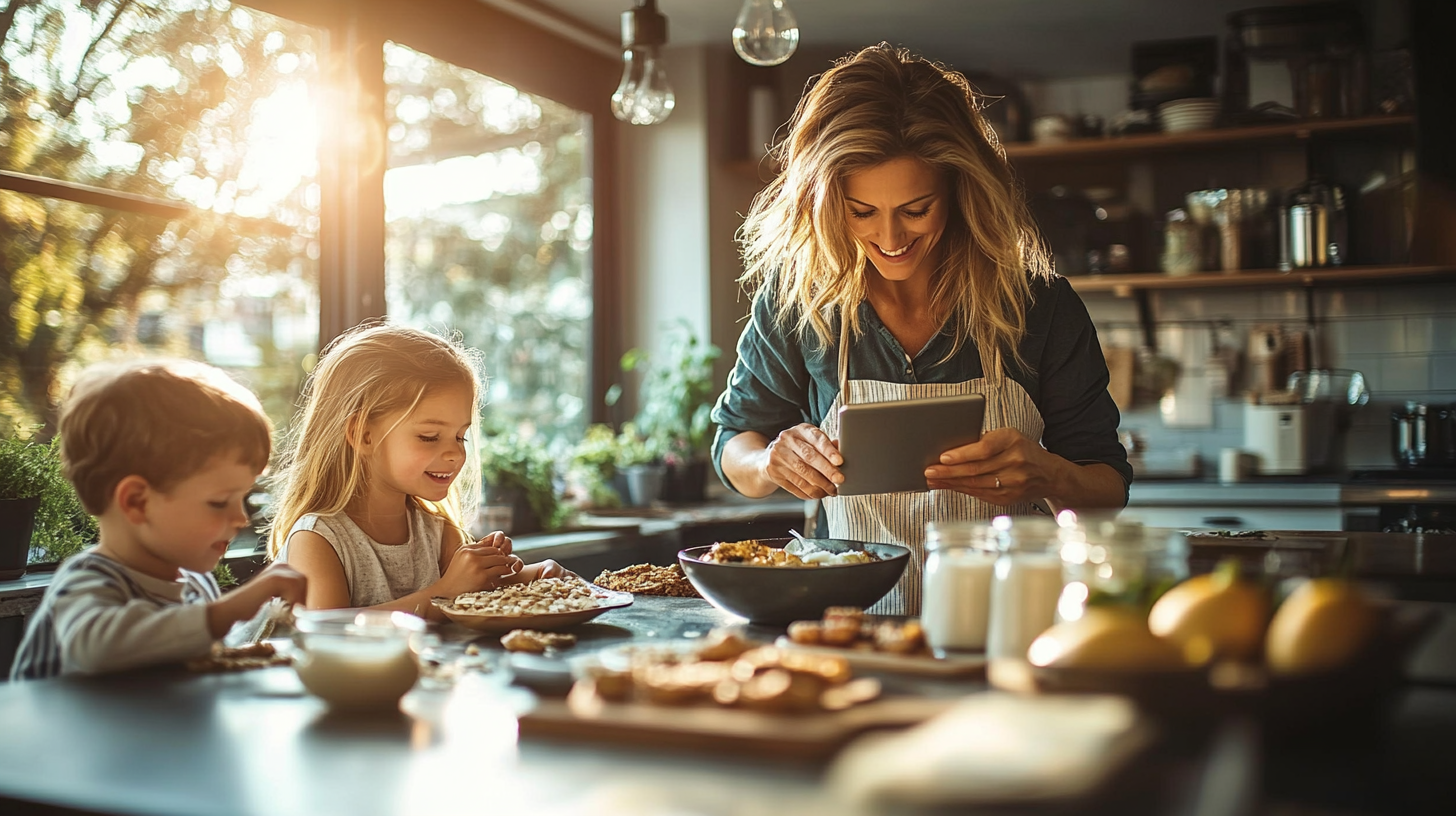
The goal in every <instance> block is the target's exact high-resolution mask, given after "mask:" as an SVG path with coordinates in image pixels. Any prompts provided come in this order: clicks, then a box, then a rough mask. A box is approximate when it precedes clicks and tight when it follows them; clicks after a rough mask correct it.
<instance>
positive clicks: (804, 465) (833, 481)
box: [763, 422, 844, 499]
mask: <svg viewBox="0 0 1456 816" xmlns="http://www.w3.org/2000/svg"><path fill="white" fill-rule="evenodd" d="M765 453H766V454H767V456H765V457H764V464H763V475H764V478H766V479H768V480H769V481H771V482H773V483H774V484H776V485H778V486H779V487H782V488H783V489H785V490H787V491H789V492H790V493H792V494H794V495H795V496H798V497H799V498H801V499H822V498H824V497H825V496H833V495H835V494H836V493H837V492H838V490H839V484H840V483H841V482H843V481H844V475H843V474H842V473H840V472H839V466H840V465H842V464H844V457H842V456H840V455H839V445H838V444H837V443H836V442H835V441H834V440H833V439H830V438H829V435H828V434H826V433H824V432H823V431H821V430H819V428H817V427H815V426H813V425H810V424H809V423H807V422H802V423H800V424H798V425H795V426H794V427H792V428H789V429H788V430H785V431H784V432H783V433H780V434H779V435H778V436H776V437H774V440H773V441H772V442H770V443H768V449H767V450H766V451H765Z"/></svg>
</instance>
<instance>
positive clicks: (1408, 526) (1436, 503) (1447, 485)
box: [1340, 467, 1456, 535]
mask: <svg viewBox="0 0 1456 816" xmlns="http://www.w3.org/2000/svg"><path fill="white" fill-rule="evenodd" d="M1340 509H1341V513H1342V515H1343V522H1342V524H1343V526H1344V528H1345V529H1346V530H1363V531H1374V532H1386V533H1441V534H1447V535H1450V534H1456V468H1450V467H1446V468H1440V467H1420V468H1405V469H1401V470H1361V471H1355V472H1354V473H1351V474H1350V477H1349V479H1347V480H1346V482H1345V484H1343V485H1341V486H1340Z"/></svg>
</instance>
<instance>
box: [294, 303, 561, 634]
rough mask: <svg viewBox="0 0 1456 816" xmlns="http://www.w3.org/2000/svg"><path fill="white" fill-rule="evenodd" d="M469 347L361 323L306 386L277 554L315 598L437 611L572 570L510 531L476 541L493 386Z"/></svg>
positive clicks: (334, 603)
mask: <svg viewBox="0 0 1456 816" xmlns="http://www.w3.org/2000/svg"><path fill="white" fill-rule="evenodd" d="M476 370H477V366H476V364H475V362H474V360H473V359H472V356H471V355H470V354H469V353H468V352H467V351H466V350H465V349H464V348H462V347H460V346H459V345H458V344H457V343H455V342H452V341H450V340H447V339H445V338H442V337H438V336H436V335H434V334H430V333H429V332H424V331H420V330H417V329H411V328H406V327H403V326H394V325H387V324H384V325H371V326H364V327H360V328H357V329H355V330H352V331H350V332H348V333H346V334H344V335H342V336H340V337H339V338H338V339H337V340H335V341H334V342H333V343H331V344H330V345H329V347H328V348H327V349H325V350H324V352H323V355H322V358H321V359H320V360H319V363H318V366H317V367H316V368H315V369H314V371H313V374H312V375H311V376H310V377H309V380H308V382H307V383H306V384H305V385H304V390H303V404H302V407H301V408H300V410H299V412H298V415H297V418H296V420H295V423H294V430H293V432H292V438H291V440H290V442H291V444H289V445H287V447H286V450H285V453H284V460H283V462H282V464H281V467H280V468H279V475H278V477H277V479H276V484H275V485H274V494H275V495H276V496H278V512H277V513H276V515H275V516H274V519H273V527H272V530H271V533H270V537H269V542H268V544H269V553H270V555H271V556H272V557H273V558H275V559H276V560H278V561H285V562H287V563H288V564H290V565H292V566H293V567H294V568H295V569H297V570H298V571H299V572H302V573H303V574H304V575H306V576H308V579H309V587H308V600H307V606H308V607H310V608H314V609H319V608H323V609H327V608H334V607H364V606H370V607H378V608H383V609H398V610H404V611H408V612H413V613H415V614H419V615H428V616H430V617H438V612H437V611H436V610H434V609H433V607H432V606H431V604H430V598H432V597H435V596H441V597H454V596H456V595H458V594H460V593H462V592H475V591H479V590H484V589H492V588H494V587H497V586H500V585H502V584H506V583H516V582H521V581H530V580H535V579H537V578H541V577H546V576H551V575H563V574H566V572H565V570H563V569H562V568H561V567H559V566H558V565H556V563H555V562H553V561H544V562H541V563H539V564H533V565H530V566H524V565H523V564H522V563H521V560H520V559H519V558H517V557H515V556H514V555H512V554H511V540H510V539H509V538H507V537H506V536H505V535H504V534H503V533H500V532H493V533H491V534H489V535H487V536H486V537H484V538H482V539H480V540H479V541H472V540H471V538H470V536H469V535H468V534H467V532H466V524H465V522H466V519H469V518H472V517H473V515H474V512H475V508H476V505H477V503H478V500H479V494H480V491H479V468H478V465H477V462H476V457H475V455H474V446H473V445H472V444H471V443H470V441H469V436H468V434H470V433H474V431H472V428H473V427H474V426H475V424H476V418H477V410H476V406H477V400H478V396H479V392H480V382H479V379H478V377H477V375H476Z"/></svg>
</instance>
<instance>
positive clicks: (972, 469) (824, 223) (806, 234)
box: [713, 45, 1132, 614]
mask: <svg viewBox="0 0 1456 816" xmlns="http://www.w3.org/2000/svg"><path fill="white" fill-rule="evenodd" d="M979 105H980V100H979V99H978V97H977V95H976V93H975V91H974V90H973V89H972V88H971V86H970V84H969V83H968V82H967V81H966V79H965V77H963V76H961V75H960V74H957V73H955V72H953V71H949V70H946V69H944V68H942V67H941V66H939V65H936V64H934V63H931V62H928V61H926V60H924V59H921V58H918V57H915V56H913V55H911V54H909V53H908V52H905V51H901V50H897V49H894V48H891V47H889V46H887V45H879V46H874V47H871V48H866V49H864V50H863V51H860V52H859V53H858V54H855V55H854V56H851V57H848V58H846V59H844V60H841V61H840V62H839V63H838V64H836V65H835V66H834V67H833V68H831V69H830V70H828V71H826V72H825V73H824V74H823V75H822V76H820V77H819V78H818V80H817V81H816V82H815V83H814V84H813V86H812V87H811V88H810V89H809V91H808V92H807V93H806V94H805V96H804V98H803V99H802V100H801V101H800V103H799V106H798V110H797V111H796V112H795V114H794V117H793V120H792V121H791V122H790V124H789V133H788V137H787V139H785V141H784V142H783V143H782V144H781V145H780V146H779V147H778V148H776V151H777V155H776V158H777V159H779V161H780V162H781V163H782V165H783V167H784V171H783V172H782V173H781V174H780V175H779V176H778V178H777V179H775V180H774V182H773V183H772V184H771V185H769V187H768V188H767V189H766V190H765V191H764V192H763V193H761V194H760V195H759V196H758V198H757V199H755V200H754V202H753V206H752V208H751V209H750V211H749V214H748V217H747V219H746V221H745V223H744V225H743V229H742V232H741V236H740V241H741V244H742V248H743V257H744V262H745V267H746V272H745V274H744V278H743V281H744V283H745V284H746V285H749V286H750V287H752V288H755V289H756V290H757V291H756V293H755V296H754V299H753V305H752V314H751V316H750V320H749V322H748V324H747V327H746V328H745V329H744V332H743V335H742V337H741V339H740V340H739V345H738V360H737V363H736V365H735V368H734V370H733V372H732V374H731V375H730V377H729V381H728V388H727V390H726V391H725V392H724V393H723V395H722V397H721V398H720V399H719V401H718V404H717V406H716V407H715V409H714V412H713V420H714V422H716V423H717V425H718V427H719V431H718V436H717V438H716V440H715V443H714V449H713V458H714V462H715V464H716V465H717V467H718V472H719V474H720V475H721V477H722V478H723V481H724V482H725V483H726V484H727V485H728V486H729V487H732V488H733V489H735V490H737V491H739V492H741V493H743V494H745V495H748V496H766V495H768V494H769V493H771V492H773V491H774V490H777V489H779V488H782V489H784V490H787V491H788V492H790V493H792V494H794V495H795V496H799V497H801V498H808V499H819V498H822V499H824V502H823V510H824V516H825V520H826V521H827V524H828V534H829V535H831V536H833V537H836V538H848V539H859V540H864V541H877V542H893V543H900V544H905V545H907V546H910V547H911V548H912V549H914V550H917V551H918V550H920V549H921V547H922V546H923V540H924V530H925V523H926V522H927V521H931V520H935V519H950V518H968V519H977V518H990V517H991V516H993V515H999V514H1003V513H1013V514H1014V513H1032V512H1036V511H1037V507H1039V506H1046V505H1050V506H1053V507H1056V506H1063V507H1076V508H1095V507H1121V506H1122V505H1123V504H1125V503H1126V500H1127V486H1128V483H1129V482H1130V480H1131V478H1132V471H1131V469H1130V468H1129V467H1128V464H1127V456H1126V452H1125V451H1124V450H1123V448H1122V446H1121V445H1120V444H1119V443H1118V441H1117V434H1116V432H1117V425H1118V419H1119V417H1118V412H1117V408H1116V407H1115V406H1114V405H1113V403H1112V399H1111V397H1109V396H1108V394H1107V366H1106V363H1105V362H1104V361H1103V358H1102V352H1101V349H1100V347H1099V345H1098V342H1097V332H1096V330H1095V329H1094V328H1093V326H1092V321H1091V319H1090V318H1089V317H1088V314H1087V310H1086V308H1085V306H1084V305H1083V304H1082V302H1081V300H1080V299H1079V298H1078V297H1077V295H1076V293H1075V292H1074V291H1072V288H1071V286H1069V285H1068V283H1067V281H1066V280H1065V279H1063V278H1060V277H1058V276H1056V275H1055V274H1053V273H1052V272H1051V271H1050V261H1049V259H1048V258H1047V254H1046V252H1045V250H1044V248H1043V245H1042V243H1041V241H1040V239H1039V238H1038V235H1037V232H1036V227H1035V224H1034V223H1033V221H1032V219H1031V216H1030V215H1029V213H1028V212H1027V210H1026V207H1025V205H1024V204H1023V201H1022V198H1021V195H1020V190H1019V188H1018V186H1017V183H1016V181H1015V178H1014V176H1013V175H1012V172H1011V168H1010V166H1009V165H1008V164H1007V162H1006V157H1005V154H1004V152H1003V151H1002V150H1001V147H1000V145H999V144H998V143H997V141H996V136H995V133H994V132H993V131H992V130H991V128H990V127H989V126H988V125H987V124H986V121H985V119H984V118H982V116H981V114H980V110H979ZM965 393H979V394H983V395H984V396H985V397H986V403H987V418H986V432H985V433H984V435H983V436H982V438H981V441H979V442H977V443H975V444H971V445H966V446H963V447H960V448H956V449H954V450H951V451H947V452H946V453H945V454H944V455H943V456H942V457H941V459H940V462H939V463H937V464H936V465H933V466H931V467H929V468H927V469H926V472H925V479H926V490H925V492H919V493H899V494H882V495H873V496H843V497H841V496H838V495H836V488H837V486H838V485H839V484H840V483H841V482H842V481H843V478H844V477H843V474H842V473H841V472H840V470H839V466H840V465H841V464H843V458H842V457H841V455H840V452H839V446H838V442H837V440H838V434H839V426H838V409H839V407H840V406H841V405H843V404H846V403H850V402H854V403H860V402H878V401H883V400H897V399H912V398H920V397H932V396H940V395H950V394H965ZM920 560H921V559H918V558H912V559H911V568H910V569H907V570H906V572H905V577H904V578H903V579H902V581H901V583H900V585H899V586H898V587H897V588H896V589H895V590H893V591H892V592H891V593H890V594H889V595H888V596H886V598H885V600H884V601H883V602H882V603H881V605H880V606H879V607H877V608H876V611H881V612H896V613H909V614H915V613H917V612H918V611H919V607H920V569H919V562H920Z"/></svg>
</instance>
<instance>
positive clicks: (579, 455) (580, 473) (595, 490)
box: [567, 423, 622, 507]
mask: <svg viewBox="0 0 1456 816" xmlns="http://www.w3.org/2000/svg"><path fill="white" fill-rule="evenodd" d="M617 456H618V450H617V435H616V434H615V433H614V432H613V431H612V426H611V425H607V424H605V423H595V424H593V425H589V426H587V429H586V433H585V434H584V435H583V436H582V438H581V442H579V443H578V444H577V446H576V447H575V448H574V449H573V450H572V452H571V461H570V463H569V465H568V466H567V472H568V474H569V475H570V476H571V478H572V480H573V481H574V482H575V483H576V484H577V485H580V487H581V488H582V489H583V490H585V491H586V500H587V504H588V505H589V506H591V507H619V506H621V504H622V497H621V496H619V495H617V491H616V490H615V489H614V488H613V487H612V480H613V479H614V478H615V477H616V475H617Z"/></svg>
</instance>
